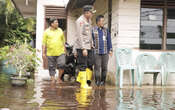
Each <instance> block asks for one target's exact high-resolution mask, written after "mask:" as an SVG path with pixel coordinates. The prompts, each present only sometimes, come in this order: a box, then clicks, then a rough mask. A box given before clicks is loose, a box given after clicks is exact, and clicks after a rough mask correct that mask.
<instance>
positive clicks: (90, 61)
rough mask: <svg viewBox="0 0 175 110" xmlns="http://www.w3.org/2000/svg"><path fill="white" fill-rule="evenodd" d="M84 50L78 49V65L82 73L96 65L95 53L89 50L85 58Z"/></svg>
mask: <svg viewBox="0 0 175 110" xmlns="http://www.w3.org/2000/svg"><path fill="white" fill-rule="evenodd" d="M82 51H83V50H82V49H77V55H78V56H77V65H78V68H79V70H80V71H85V70H86V68H90V69H91V70H92V67H93V65H94V52H93V50H88V55H87V56H83V53H82Z"/></svg>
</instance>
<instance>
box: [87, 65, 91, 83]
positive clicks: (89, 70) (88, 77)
mask: <svg viewBox="0 0 175 110" xmlns="http://www.w3.org/2000/svg"><path fill="white" fill-rule="evenodd" d="M86 74H87V80H89V81H91V80H92V70H91V69H89V68H86Z"/></svg>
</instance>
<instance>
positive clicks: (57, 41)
mask: <svg viewBox="0 0 175 110" xmlns="http://www.w3.org/2000/svg"><path fill="white" fill-rule="evenodd" d="M42 50H43V51H42V56H43V59H45V58H46V56H47V58H48V67H49V74H50V76H51V80H52V83H54V82H55V74H56V69H59V77H58V83H61V82H62V80H61V76H62V74H63V72H64V66H65V38H64V33H63V31H62V29H61V28H58V20H57V19H54V18H51V19H50V27H49V28H48V29H46V30H45V32H44V36H43V42H42ZM46 50H47V52H46Z"/></svg>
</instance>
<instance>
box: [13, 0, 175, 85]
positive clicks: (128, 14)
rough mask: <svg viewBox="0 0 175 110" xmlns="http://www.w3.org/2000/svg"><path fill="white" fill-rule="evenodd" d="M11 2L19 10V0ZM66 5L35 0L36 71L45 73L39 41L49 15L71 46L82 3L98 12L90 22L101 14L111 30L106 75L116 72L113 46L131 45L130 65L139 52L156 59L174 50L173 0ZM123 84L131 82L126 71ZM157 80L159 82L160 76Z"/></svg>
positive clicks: (148, 79)
mask: <svg viewBox="0 0 175 110" xmlns="http://www.w3.org/2000/svg"><path fill="white" fill-rule="evenodd" d="M12 1H14V2H15V3H16V4H17V7H18V8H19V10H21V8H20V7H21V5H20V0H12ZM27 1H28V0H26V4H27ZM31 1H35V0H30V2H31ZM30 2H29V3H28V7H30ZM66 4H67V3H65V2H64V1H63V0H37V3H36V5H37V9H36V18H37V25H36V29H37V30H36V48H37V50H38V51H37V54H38V56H39V57H40V58H41V62H40V67H39V68H38V70H39V73H41V72H47V70H44V68H43V63H44V62H43V60H42V52H41V50H42V44H41V43H42V36H43V32H44V30H45V29H46V28H47V20H48V18H49V17H52V16H55V17H57V18H58V19H61V26H62V28H63V30H64V32H65V35H66V39H67V42H68V43H69V44H70V45H73V44H74V40H75V34H76V30H75V29H76V27H75V21H76V19H77V18H78V17H79V16H80V15H81V14H82V7H83V5H85V4H91V5H93V6H94V8H95V9H96V11H97V12H96V13H95V14H94V16H93V25H94V26H95V17H96V16H97V15H99V14H102V15H104V16H105V27H108V28H109V29H110V30H111V37H112V45H113V49H114V55H113V57H111V58H110V59H109V66H108V70H109V73H108V75H109V76H111V77H113V76H115V73H116V58H115V50H116V48H132V53H133V57H132V61H133V64H134V63H135V59H136V57H137V56H138V55H139V54H141V53H150V54H152V55H154V56H155V57H156V58H157V60H158V59H159V56H160V55H161V53H162V52H165V51H166V52H167V51H171V52H175V51H174V50H175V13H174V12H175V1H174V0H69V3H68V5H66ZM32 6H33V5H32ZM26 8H27V7H26ZM21 11H22V10H21ZM26 11H28V10H26ZM27 13H28V12H27ZM24 14H25V13H24ZM28 14H29V13H28ZM127 72H128V71H126V73H127ZM152 77H153V76H152V75H144V82H143V83H145V84H152V82H153V81H152V80H153V78H152ZM135 79H136V77H135ZM124 83H125V84H131V76H130V75H129V74H124ZM135 83H136V81H135ZM157 83H158V84H160V83H161V80H160V75H158V79H157ZM167 83H168V84H175V77H173V74H171V75H169V78H168V82H167Z"/></svg>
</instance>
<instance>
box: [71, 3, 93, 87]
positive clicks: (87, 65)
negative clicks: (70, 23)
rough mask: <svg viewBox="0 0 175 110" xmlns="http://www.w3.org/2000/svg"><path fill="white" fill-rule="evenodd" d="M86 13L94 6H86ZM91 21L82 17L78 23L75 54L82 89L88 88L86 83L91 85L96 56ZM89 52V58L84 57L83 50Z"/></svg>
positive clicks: (78, 78) (78, 79)
mask: <svg viewBox="0 0 175 110" xmlns="http://www.w3.org/2000/svg"><path fill="white" fill-rule="evenodd" d="M83 9H84V11H91V12H92V6H88V5H87V6H85V7H84V8H83ZM91 23H92V22H91V20H90V19H89V20H87V18H85V16H84V15H81V16H80V17H79V18H78V19H77V21H76V37H77V39H76V41H75V45H74V51H73V52H74V53H75V52H76V53H77V65H78V68H79V73H78V77H77V81H78V82H80V83H81V87H82V88H88V85H87V84H86V81H87V83H88V84H90V81H91V78H92V66H93V64H94V62H93V61H94V59H93V58H94V56H93V54H94V53H93V51H92V44H93V40H92V25H91ZM84 49H86V50H87V51H88V55H87V56H83V50H84Z"/></svg>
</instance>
